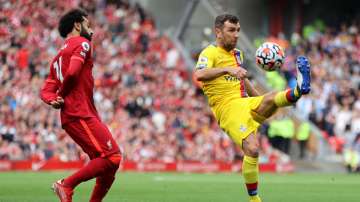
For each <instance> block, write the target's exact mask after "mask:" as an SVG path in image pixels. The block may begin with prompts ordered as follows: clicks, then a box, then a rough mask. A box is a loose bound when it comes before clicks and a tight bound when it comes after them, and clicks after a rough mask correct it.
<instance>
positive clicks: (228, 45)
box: [224, 42, 236, 51]
mask: <svg viewBox="0 0 360 202" xmlns="http://www.w3.org/2000/svg"><path fill="white" fill-rule="evenodd" d="M235 47H236V44H233V43H232V42H228V43H224V49H225V50H227V51H231V50H232V49H234V48H235Z"/></svg>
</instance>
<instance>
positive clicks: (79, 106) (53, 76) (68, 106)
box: [41, 36, 99, 125]
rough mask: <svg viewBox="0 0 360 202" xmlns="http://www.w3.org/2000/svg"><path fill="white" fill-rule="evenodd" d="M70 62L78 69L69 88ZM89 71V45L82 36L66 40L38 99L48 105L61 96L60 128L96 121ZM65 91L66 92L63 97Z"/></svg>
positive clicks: (90, 55) (92, 87)
mask: <svg viewBox="0 0 360 202" xmlns="http://www.w3.org/2000/svg"><path fill="white" fill-rule="evenodd" d="M73 60H75V61H76V62H77V63H78V64H79V67H78V68H77V69H78V70H77V73H76V77H75V78H74V82H73V83H71V84H70V85H69V82H70V81H69V82H68V80H67V79H66V76H67V73H68V74H69V71H70V70H69V69H70V61H73ZM80 62H81V63H80ZM72 64H73V63H72ZM92 68H93V59H92V49H91V46H90V42H89V41H88V40H87V39H86V38H84V37H81V36H75V37H70V38H68V39H66V40H65V44H64V46H63V47H62V48H61V49H60V51H59V52H58V54H57V55H56V57H55V58H54V59H53V60H52V62H51V64H50V72H49V75H48V77H47V79H46V81H45V84H44V86H43V87H42V89H41V99H42V100H43V101H44V102H46V103H47V104H50V102H51V101H53V100H55V99H56V97H57V96H61V97H63V99H64V105H63V106H62V108H61V123H62V125H64V124H66V123H67V122H69V121H72V120H75V119H78V118H88V117H97V118H99V115H98V113H97V110H96V108H95V104H94V99H93V89H94V78H93V76H92ZM65 83H67V84H65ZM65 86H66V87H65ZM63 88H66V89H63ZM65 91H66V92H67V93H66V94H62V92H65Z"/></svg>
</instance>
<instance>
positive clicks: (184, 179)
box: [153, 176, 360, 185]
mask: <svg viewBox="0 0 360 202" xmlns="http://www.w3.org/2000/svg"><path fill="white" fill-rule="evenodd" d="M153 180H154V181H155V182H193V183H210V182H212V183H216V182H223V183H234V184H242V183H243V180H242V179H241V178H240V179H213V178H209V179H204V178H201V179H199V178H193V177H192V178H189V177H168V176H167V177H164V176H155V177H154V178H153ZM260 183H261V184H297V185H309V184H326V185H360V182H345V181H336V180H334V181H332V180H330V179H329V180H328V181H321V180H309V179H307V180H303V181H298V180H284V181H279V180H277V181H269V180H266V181H263V180H261V178H260Z"/></svg>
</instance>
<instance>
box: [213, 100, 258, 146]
mask: <svg viewBox="0 0 360 202" xmlns="http://www.w3.org/2000/svg"><path fill="white" fill-rule="evenodd" d="M263 99H264V96H258V97H247V98H239V99H236V100H232V101H230V102H229V103H227V104H225V105H223V106H222V107H217V108H216V107H215V108H213V112H214V114H215V117H216V119H217V121H218V123H219V125H220V127H221V129H222V130H224V131H225V132H226V133H227V134H228V135H229V136H230V138H231V139H232V140H233V141H234V142H235V143H236V144H237V145H239V146H242V141H243V139H245V138H246V137H247V136H249V135H250V133H252V132H254V131H256V130H257V129H258V127H259V126H260V123H258V122H257V121H255V120H254V119H253V117H252V116H251V114H250V111H251V110H254V109H256V108H258V107H259V105H260V103H261V102H262V100H263Z"/></svg>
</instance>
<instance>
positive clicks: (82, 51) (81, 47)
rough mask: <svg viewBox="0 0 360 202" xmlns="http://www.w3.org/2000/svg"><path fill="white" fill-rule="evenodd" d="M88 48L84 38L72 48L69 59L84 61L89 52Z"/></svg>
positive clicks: (88, 44) (88, 45)
mask: <svg viewBox="0 0 360 202" xmlns="http://www.w3.org/2000/svg"><path fill="white" fill-rule="evenodd" d="M90 49H91V47H90V43H89V42H88V41H85V40H84V41H81V42H79V44H78V45H77V46H76V47H75V49H74V52H73V55H72V56H71V59H77V60H80V61H81V62H82V63H84V62H85V59H86V57H87V56H88V55H89V54H90Z"/></svg>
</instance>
